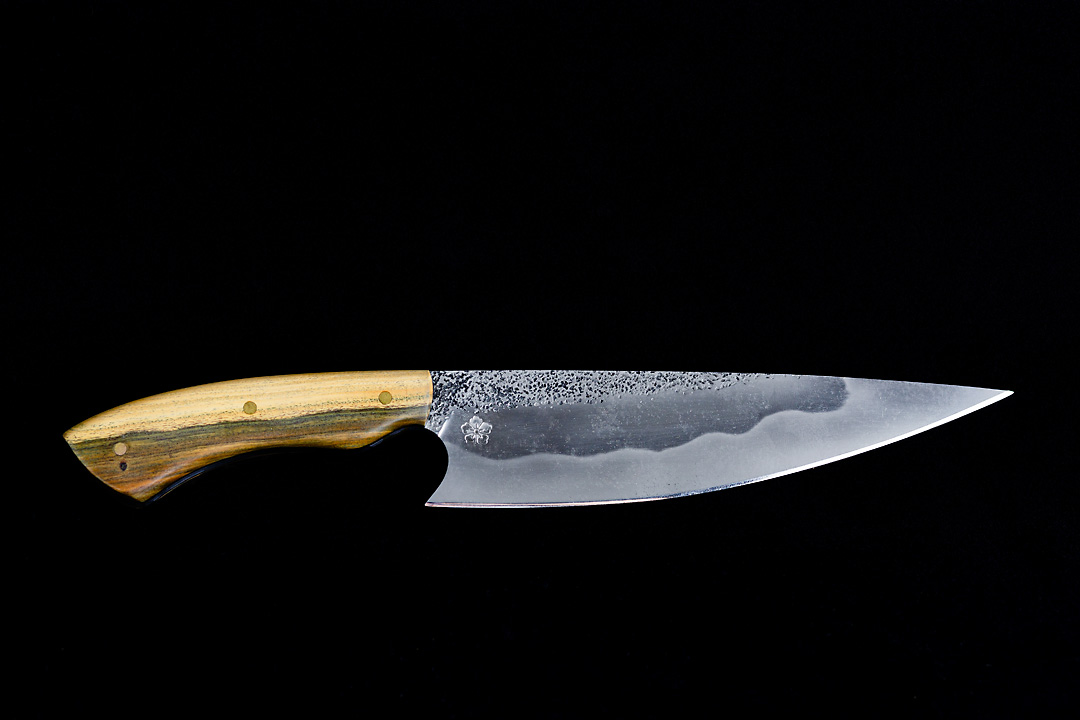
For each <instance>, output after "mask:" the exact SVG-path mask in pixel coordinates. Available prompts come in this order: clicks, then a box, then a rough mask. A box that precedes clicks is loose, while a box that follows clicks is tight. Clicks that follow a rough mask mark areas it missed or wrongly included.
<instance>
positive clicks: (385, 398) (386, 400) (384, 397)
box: [379, 390, 394, 405]
mask: <svg viewBox="0 0 1080 720" xmlns="http://www.w3.org/2000/svg"><path fill="white" fill-rule="evenodd" d="M393 399H394V396H393V395H391V394H390V393H389V392H387V391H386V390H383V391H382V392H381V393H379V402H381V403H382V404H383V405H389V404H390V401H391V400H393Z"/></svg>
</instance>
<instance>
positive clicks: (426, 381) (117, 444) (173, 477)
mask: <svg viewBox="0 0 1080 720" xmlns="http://www.w3.org/2000/svg"><path fill="white" fill-rule="evenodd" d="M431 393H432V386H431V375H430V374H429V373H428V372H427V371H426V370H399V371H382V372H341V373H318V374H307V375H279V376H274V377H258V378H249V379H246V380H230V381H227V382H218V383H212V384H209V385H199V386H197V387H191V388H187V389H184V390H175V391H173V392H167V393H162V394H160V395H154V396H152V397H148V398H143V399H142V400H136V401H134V402H130V403H127V404H126V405H121V406H119V407H116V408H113V409H112V410H106V411H105V412H103V413H101V414H100V415H95V416H94V417H92V418H90V419H89V420H84V421H83V422H81V423H79V424H78V425H76V426H75V427H73V428H71V429H70V430H68V431H67V432H66V433H64V439H65V440H67V443H68V445H69V446H70V447H71V449H72V450H73V451H74V452H75V455H76V456H77V457H78V458H79V460H80V461H82V463H83V465H85V466H86V468H87V469H88V470H90V472H91V473H93V474H94V476H95V477H97V478H98V479H99V480H101V481H102V482H104V483H105V484H106V485H108V486H109V487H111V488H113V489H114V490H116V491H118V492H121V493H123V494H125V495H128V496H130V497H133V498H135V499H137V500H140V501H144V502H145V501H146V500H149V499H150V498H153V497H154V496H156V495H159V494H160V493H162V492H164V491H167V490H168V489H169V488H170V487H173V486H175V485H176V484H177V483H178V482H179V481H180V480H183V479H185V478H187V477H190V476H191V475H192V474H193V473H195V472H197V471H198V470H200V469H201V468H205V467H206V466H207V465H209V464H211V463H214V462H217V461H219V460H224V459H227V458H230V457H234V456H236V455H240V454H242V453H246V452H251V451H253V450H263V449H269V448H285V447H331V448H358V447H363V446H364V445H369V444H371V443H373V442H375V441H376V440H378V439H379V438H381V437H383V436H385V435H387V434H389V433H390V432H392V431H394V430H396V429H398V428H400V427H403V426H405V425H423V424H424V422H425V421H426V420H427V416H428V411H429V410H430V409H431Z"/></svg>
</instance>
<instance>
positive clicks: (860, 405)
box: [428, 375, 1011, 507]
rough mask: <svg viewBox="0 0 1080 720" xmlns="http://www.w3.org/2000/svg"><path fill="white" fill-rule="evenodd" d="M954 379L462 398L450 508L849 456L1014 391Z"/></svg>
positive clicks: (453, 433) (658, 494) (564, 498)
mask: <svg viewBox="0 0 1080 720" xmlns="http://www.w3.org/2000/svg"><path fill="white" fill-rule="evenodd" d="M1009 394H1011V393H1009V392H1007V391H1000V390H987V389H982V388H970V387H959V386H952V385H931V384H924V383H905V382H892V381H884V380H861V379H852V378H827V377H813V376H801V377H800V376H785V375H773V376H753V377H751V378H750V379H748V380H746V381H744V382H740V383H738V384H736V385H732V386H729V387H723V388H718V389H715V390H705V391H695V392H686V391H678V390H668V391H663V392H658V393H650V394H648V395H634V394H628V395H623V396H620V397H612V398H607V399H605V401H604V402H603V403H596V404H576V405H575V404H568V405H556V406H535V407H510V408H505V409H485V410H484V411H483V415H482V416H481V415H480V414H478V413H477V412H476V409H475V408H468V407H466V408H455V409H454V410H453V412H451V413H450V416H449V418H448V419H447V420H446V421H445V423H444V424H443V426H442V428H441V430H440V432H439V436H440V438H442V440H443V442H444V443H445V445H446V449H447V453H448V455H449V466H448V468H447V472H446V477H445V479H444V480H443V483H442V485H441V486H440V487H439V489H438V490H437V491H436V492H435V494H434V495H433V496H432V497H431V499H430V500H429V501H428V504H429V505H433V506H447V507H541V506H560V505H594V504H604V503H622V502H637V501H644V500H657V499H662V498H670V497H678V496H682V495H692V494H696V493H702V492H709V491H712V490H721V489H724V488H729V487H734V486H736V485H743V484H746V483H751V482H756V481H759V480H766V479H769V478H773V477H777V476H780V475H785V474H788V473H793V472H797V471H799V470H804V469H807V468H810V467H814V466H817V465H822V464H824V463H828V462H832V461H835V460H840V459H842V458H845V457H849V456H851V455H854V454H856V453H860V452H865V451H867V450H871V449H873V448H876V447H880V446H882V445H885V444H887V443H890V442H895V441H896V440H900V439H902V438H905V437H908V436H910V435H914V434H915V433H918V432H922V431H923V430H928V429H930V428H932V427H935V426H937V425H940V424H942V423H945V422H948V421H949V420H953V419H955V418H957V417H960V416H961V415H965V414H967V413H969V412H973V411H974V410H977V409H979V408H981V407H985V406H986V405H989V404H991V403H993V402H996V401H997V400H1000V399H1002V398H1004V397H1006V396H1008V395H1009Z"/></svg>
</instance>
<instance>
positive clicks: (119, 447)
mask: <svg viewBox="0 0 1080 720" xmlns="http://www.w3.org/2000/svg"><path fill="white" fill-rule="evenodd" d="M112 451H113V452H114V453H116V454H117V455H123V454H124V453H126V452H127V445H125V444H124V443H122V442H118V443H116V444H115V445H113V448H112Z"/></svg>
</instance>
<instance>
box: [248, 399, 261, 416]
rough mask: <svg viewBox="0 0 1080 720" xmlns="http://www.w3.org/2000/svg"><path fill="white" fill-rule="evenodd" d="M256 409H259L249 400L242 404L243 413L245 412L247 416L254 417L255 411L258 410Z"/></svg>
mask: <svg viewBox="0 0 1080 720" xmlns="http://www.w3.org/2000/svg"><path fill="white" fill-rule="evenodd" d="M258 409H259V406H258V405H256V404H255V403H253V402H251V401H250V400H248V401H247V402H246V403H244V412H246V413H247V414H248V415H254V414H255V411H256V410H258Z"/></svg>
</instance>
